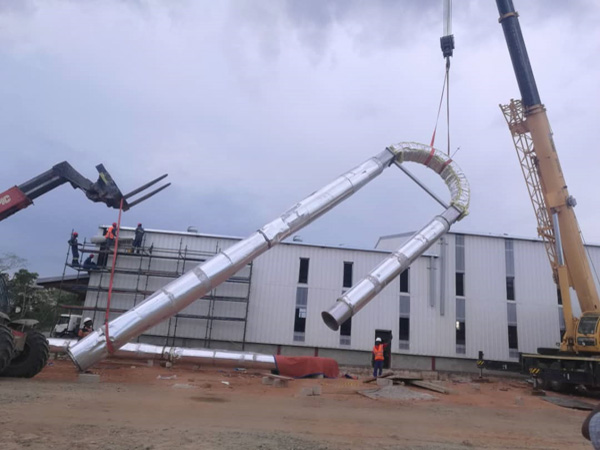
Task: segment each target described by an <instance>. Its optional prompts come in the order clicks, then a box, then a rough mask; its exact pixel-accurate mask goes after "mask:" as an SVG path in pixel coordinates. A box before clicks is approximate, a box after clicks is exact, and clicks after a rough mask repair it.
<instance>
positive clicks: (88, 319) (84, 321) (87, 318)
mask: <svg viewBox="0 0 600 450" xmlns="http://www.w3.org/2000/svg"><path fill="white" fill-rule="evenodd" d="M88 322H94V321H93V320H92V318H91V317H86V318H85V319H83V323H88Z"/></svg>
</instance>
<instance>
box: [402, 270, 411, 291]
mask: <svg viewBox="0 0 600 450" xmlns="http://www.w3.org/2000/svg"><path fill="white" fill-rule="evenodd" d="M409 274H410V267H409V268H407V269H404V272H402V273H401V274H400V292H405V293H408V292H410V284H409V282H408V280H409Z"/></svg>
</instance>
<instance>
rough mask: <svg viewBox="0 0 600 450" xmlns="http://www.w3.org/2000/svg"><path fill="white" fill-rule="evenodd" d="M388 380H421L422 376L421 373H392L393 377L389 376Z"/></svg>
mask: <svg viewBox="0 0 600 450" xmlns="http://www.w3.org/2000/svg"><path fill="white" fill-rule="evenodd" d="M389 378H390V380H394V381H419V380H422V379H423V377H422V376H421V375H416V374H415V375H394V376H393V377H389Z"/></svg>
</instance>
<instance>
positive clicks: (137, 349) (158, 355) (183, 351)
mask: <svg viewBox="0 0 600 450" xmlns="http://www.w3.org/2000/svg"><path fill="white" fill-rule="evenodd" d="M76 342H77V341H74V340H70V339H57V338H50V339H48V343H49V344H50V352H51V353H66V352H67V351H68V349H69V348H70V347H71V346H74V345H75V343H76ZM111 357H115V358H125V359H142V360H149V359H152V360H162V361H170V362H179V363H192V364H202V365H206V366H216V367H245V368H247V369H261V370H273V369H276V368H277V364H276V363H275V356H273V355H263V354H260V353H250V352H235V351H228V350H211V349H205V348H182V347H168V346H165V347H160V346H157V345H149V344H139V343H136V344H134V343H129V344H125V345H124V346H122V347H121V348H120V349H119V350H117V351H116V352H115V353H114V354H112V355H111Z"/></svg>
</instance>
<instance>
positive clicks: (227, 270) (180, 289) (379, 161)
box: [67, 144, 468, 370]
mask: <svg viewBox="0 0 600 450" xmlns="http://www.w3.org/2000/svg"><path fill="white" fill-rule="evenodd" d="M402 161H415V162H421V163H423V164H425V165H426V166H428V167H430V168H432V169H433V170H436V171H437V172H438V173H440V175H441V176H442V177H443V178H444V179H445V180H446V183H447V184H448V185H449V186H451V191H452V192H453V206H452V208H454V209H455V210H456V211H457V214H456V215H457V218H458V217H462V216H464V215H465V214H466V211H467V210H466V205H467V204H468V185H467V184H466V180H464V183H460V182H459V179H460V178H461V177H462V173H461V172H460V171H459V170H458V169H457V167H456V166H455V165H454V164H453V163H452V162H451V161H450V160H449V159H448V158H444V157H443V155H442V154H441V153H439V152H437V151H436V150H434V149H433V148H431V147H428V146H425V145H421V144H400V145H396V146H391V147H389V148H387V149H385V150H384V151H383V152H381V153H379V154H378V155H377V156H374V157H372V158H370V159H368V160H367V161H365V162H364V163H362V164H360V165H359V166H357V167H355V168H353V169H352V170H350V171H348V172H346V173H345V174H343V175H341V176H339V177H338V178H336V179H335V180H334V181H333V182H331V183H329V184H328V185H327V186H325V187H323V188H322V189H319V190H318V191H316V192H314V193H313V194H311V195H309V196H308V197H306V198H305V199H304V200H302V201H301V202H299V203H297V204H296V205H294V206H293V207H292V208H290V209H289V210H288V211H286V212H284V213H283V214H282V215H281V216H280V217H278V218H277V219H275V220H273V221H272V222H270V223H268V224H267V225H265V226H264V227H262V228H261V229H259V230H258V231H256V232H255V233H253V234H252V235H250V236H249V237H248V238H246V239H244V240H242V241H240V242H238V243H236V244H234V245H232V246H231V247H229V248H227V249H226V250H223V251H222V252H220V253H219V254H217V255H215V256H214V257H213V258H211V259H210V260H208V261H206V262H204V263H202V264H200V265H198V266H197V267H195V268H194V269H192V270H191V271H189V272H187V273H186V274H184V275H183V276H181V277H180V278H178V279H176V280H174V281H172V282H171V283H169V284H167V285H166V286H164V287H163V288H161V289H160V290H158V291H156V292H155V293H153V294H152V295H151V296H150V297H148V298H147V299H146V300H144V301H143V302H142V303H140V304H139V305H137V306H136V307H135V308H133V309H131V310H129V311H127V312H126V313H124V314H122V315H121V316H119V317H117V318H116V319H114V320H112V321H111V322H109V323H108V329H109V336H110V340H111V343H112V347H113V348H115V349H118V348H121V347H123V346H124V345H125V344H127V342H128V341H129V340H131V339H133V338H135V337H137V336H139V335H140V334H142V333H143V332H144V331H146V330H148V329H149V328H151V327H152V326H154V325H156V324H157V323H159V322H161V321H163V320H165V319H167V318H169V317H171V316H173V315H174V314H176V313H177V312H179V311H181V310H182V309H183V308H185V307H186V306H188V305H189V304H190V303H192V302H193V301H195V300H197V299H198V298H201V297H202V296H204V295H205V294H207V293H208V292H209V291H211V290H212V289H214V288H215V287H217V286H218V285H219V284H221V283H222V282H224V281H225V280H227V279H228V278H229V277H231V276H232V275H234V274H235V273H236V272H238V271H239V270H240V269H241V268H242V267H244V266H245V265H246V264H248V263H249V262H250V261H252V260H253V259H254V258H256V257H257V256H259V255H261V254H262V253H264V252H266V251H267V250H269V249H270V248H271V247H273V246H275V245H277V244H279V243H280V242H281V241H282V240H284V239H285V238H287V237H288V236H290V235H292V234H293V233H296V232H297V231H298V230H300V229H301V228H303V227H304V226H306V225H308V224H309V223H311V222H312V221H313V220H315V219H317V218H318V217H320V216H321V215H322V214H324V213H326V212H327V211H329V210H330V209H332V208H333V207H334V206H336V205H337V204H339V203H340V202H342V201H344V200H345V199H347V198H348V197H350V196H351V195H352V194H354V193H355V192H357V191H358V190H359V189H360V188H362V187H363V186H364V185H366V184H367V183H369V182H370V181H372V180H373V179H375V178H376V177H377V176H379V175H380V174H381V173H382V172H383V170H384V169H385V168H386V167H388V166H390V165H391V164H393V163H394V162H396V163H401V162H402ZM462 178H464V177H462ZM465 189H466V190H465ZM465 201H466V203H465ZM448 216H450V214H448ZM444 220H447V221H451V220H452V218H451V217H447V218H446V219H444ZM454 220H456V219H454ZM446 229H447V228H446ZM424 238H429V239H433V237H432V236H431V237H430V236H429V235H424ZM377 292H378V291H377ZM67 353H68V355H69V356H70V357H71V359H72V360H73V362H74V363H75V365H77V367H78V368H79V369H80V370H86V369H88V368H89V367H91V366H92V365H94V364H95V363H96V362H98V361H100V360H101V359H103V358H105V357H107V356H109V351H108V348H107V344H106V335H105V334H104V327H102V328H100V329H98V330H96V331H94V332H93V333H91V334H89V335H88V336H87V337H85V338H84V339H82V340H81V341H79V342H77V343H76V344H75V345H73V346H71V347H69V348H67Z"/></svg>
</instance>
